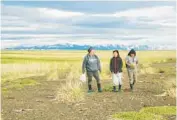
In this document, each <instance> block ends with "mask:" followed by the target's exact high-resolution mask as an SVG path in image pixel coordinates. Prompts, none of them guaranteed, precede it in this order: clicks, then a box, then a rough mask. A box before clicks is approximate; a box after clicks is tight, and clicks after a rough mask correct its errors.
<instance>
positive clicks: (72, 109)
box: [2, 72, 176, 120]
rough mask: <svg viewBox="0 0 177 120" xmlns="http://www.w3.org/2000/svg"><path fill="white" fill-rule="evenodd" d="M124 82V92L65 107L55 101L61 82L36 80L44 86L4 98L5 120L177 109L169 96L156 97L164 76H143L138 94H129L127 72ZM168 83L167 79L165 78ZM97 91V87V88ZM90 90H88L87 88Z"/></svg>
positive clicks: (99, 117)
mask: <svg viewBox="0 0 177 120" xmlns="http://www.w3.org/2000/svg"><path fill="white" fill-rule="evenodd" d="M124 75H125V78H124V79H123V82H124V85H123V92H122V93H113V92H106V91H104V92H103V93H98V92H94V93H92V94H87V93H85V94H86V98H85V100H84V101H83V102H79V103H74V104H70V105H67V104H63V103H57V102H55V101H54V98H55V93H56V89H57V87H58V86H60V85H61V81H46V80H45V79H44V77H34V78H33V79H35V80H37V81H38V82H40V84H39V85H36V86H28V87H25V88H24V89H22V90H16V89H14V90H13V92H10V93H8V94H3V95H2V117H3V120H107V119H108V116H110V115H112V114H114V113H116V112H122V111H138V110H139V109H141V108H142V107H146V106H163V105H172V106H175V105H176V100H175V99H174V98H171V97H169V96H155V95H157V94H161V93H163V87H164V86H163V85H162V84H160V82H159V81H157V82H154V81H153V79H159V78H160V77H161V76H162V75H161V74H155V75H141V76H139V80H138V82H137V83H136V86H135V90H134V92H133V93H132V92H129V90H128V89H129V84H128V79H127V75H126V72H125V73H124ZM164 79H167V78H164ZM111 83H112V81H111V80H102V87H103V88H104V86H106V85H107V84H111ZM94 88H95V89H96V86H94ZM85 89H87V88H85Z"/></svg>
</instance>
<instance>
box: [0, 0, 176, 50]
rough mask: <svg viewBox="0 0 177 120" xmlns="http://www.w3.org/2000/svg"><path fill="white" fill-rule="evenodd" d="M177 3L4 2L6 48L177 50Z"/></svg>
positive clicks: (3, 18)
mask: <svg viewBox="0 0 177 120" xmlns="http://www.w3.org/2000/svg"><path fill="white" fill-rule="evenodd" d="M175 5H176V3H175V2H170V1H169V2H167V1H166V2H165V1H164V2H157V1H156V2H152V1H149V2H138V1H132V2H128V1H125V2H120V1H114V2H93V1H90V2H84V1H82V2H81V1H80V2H71V1H70V2H69V1H67V2H62V1H54V2H52V1H50V2H47V1H46V2H44V1H43V2H37V1H31V2H27V1H26V2H25V1H24V2H22V1H20V2H13V1H4V2H1V27H2V31H1V33H2V36H1V43H2V48H6V47H14V46H19V45H23V46H33V45H53V44H65V43H71V44H87V45H106V44H120V45H169V46H172V47H175V45H176V6H175Z"/></svg>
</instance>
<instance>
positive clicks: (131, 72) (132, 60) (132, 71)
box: [125, 49, 138, 91]
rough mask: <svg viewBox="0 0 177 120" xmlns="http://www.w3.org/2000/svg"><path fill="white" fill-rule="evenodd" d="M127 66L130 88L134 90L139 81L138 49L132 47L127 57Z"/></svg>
mask: <svg viewBox="0 0 177 120" xmlns="http://www.w3.org/2000/svg"><path fill="white" fill-rule="evenodd" d="M125 63H126V68H127V72H128V77H129V83H130V89H131V91H133V87H134V85H135V83H136V81H137V66H138V58H137V56H136V51H135V50H134V49H131V50H130V51H129V53H128V55H127V56H126V59H125Z"/></svg>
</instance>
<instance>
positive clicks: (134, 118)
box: [112, 106, 176, 120]
mask: <svg viewBox="0 0 177 120" xmlns="http://www.w3.org/2000/svg"><path fill="white" fill-rule="evenodd" d="M175 114H176V107H175V106H162V107H146V108H143V109H141V110H140V111H139V112H134V111H131V112H121V113H116V114H114V115H113V116H112V117H113V118H115V119H116V120H166V119H165V118H164V117H163V115H175Z"/></svg>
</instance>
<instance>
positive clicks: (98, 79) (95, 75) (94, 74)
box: [87, 71, 100, 85]
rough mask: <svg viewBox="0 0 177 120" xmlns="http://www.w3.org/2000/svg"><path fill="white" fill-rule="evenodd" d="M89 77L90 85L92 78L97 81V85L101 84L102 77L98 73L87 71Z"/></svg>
mask: <svg viewBox="0 0 177 120" xmlns="http://www.w3.org/2000/svg"><path fill="white" fill-rule="evenodd" d="M87 77H88V85H91V84H92V77H94V78H95V79H96V81H97V84H100V77H99V73H98V71H92V72H90V71H87Z"/></svg>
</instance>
